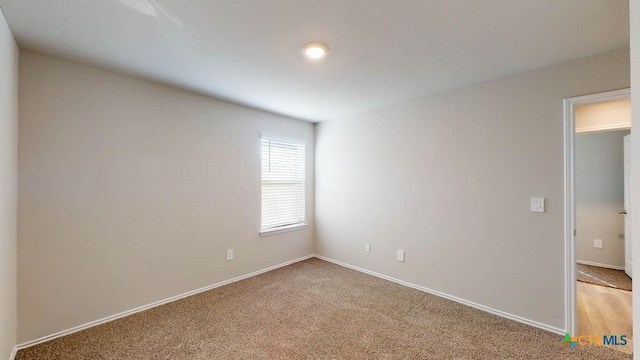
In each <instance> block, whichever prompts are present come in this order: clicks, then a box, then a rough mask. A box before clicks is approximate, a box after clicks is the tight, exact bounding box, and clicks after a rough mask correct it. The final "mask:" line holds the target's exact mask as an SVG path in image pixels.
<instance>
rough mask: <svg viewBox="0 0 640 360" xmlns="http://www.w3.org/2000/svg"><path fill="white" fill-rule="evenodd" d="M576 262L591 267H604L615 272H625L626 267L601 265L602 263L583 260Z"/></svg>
mask: <svg viewBox="0 0 640 360" xmlns="http://www.w3.org/2000/svg"><path fill="white" fill-rule="evenodd" d="M576 262H577V263H578V264H582V265H591V266H597V267H603V268H607V269H614V270H624V266H618V265H609V264H601V263H597V262H592V261H582V260H578V261H576Z"/></svg>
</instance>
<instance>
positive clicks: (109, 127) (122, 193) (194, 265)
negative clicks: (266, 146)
mask: <svg viewBox="0 0 640 360" xmlns="http://www.w3.org/2000/svg"><path fill="white" fill-rule="evenodd" d="M20 110H21V113H20V143H19V166H20V173H19V206H18V218H19V220H18V227H19V231H18V233H19V242H18V244H19V245H18V254H19V259H18V271H19V274H18V281H19V284H20V285H19V289H18V300H19V307H18V313H19V317H18V319H19V326H18V341H19V342H21V343H22V342H26V341H30V340H33V339H36V338H39V337H42V336H45V335H49V334H52V333H55V332H57V331H61V330H65V329H69V328H71V327H74V326H77V325H81V324H85V323H87V322H90V321H93V320H97V319H100V318H103V317H106V316H109V315H113V314H116V313H119V312H122V311H126V310H129V309H133V308H136V307H139V306H142V305H146V304H150V303H152V302H155V301H158V300H162V299H165V298H168V297H171V296H174V295H178V294H181V293H184V292H187V291H190V290H194V289H198V288H201V287H204V286H207V285H210V284H214V283H217V282H220V281H223V280H227V279H231V278H233V277H236V276H239V275H243V274H247V273H250V272H253V271H256V270H261V269H264V268H267V267H269V266H273V265H276V264H280V263H283V262H286V261H289V260H293V259H296V258H299V257H302V256H305V255H309V254H311V253H312V251H313V238H312V235H313V226H311V227H309V228H308V229H306V230H302V231H295V232H289V233H283V234H277V235H272V236H268V237H264V238H263V237H260V236H259V235H258V230H259V228H260V201H261V197H260V142H259V137H260V134H261V132H266V133H269V134H271V135H273V136H280V137H286V138H294V139H302V140H305V141H307V156H308V157H307V161H308V162H307V164H308V171H307V178H308V179H309V181H308V189H307V190H308V192H307V193H308V199H307V200H308V201H307V204H308V209H307V218H308V219H309V221H310V222H311V223H312V222H313V218H314V216H313V181H312V179H313V168H314V164H313V159H314V154H313V153H314V151H313V149H314V138H313V134H314V127H313V125H312V124H310V123H306V122H301V121H297V120H292V119H287V118H284V117H280V116H276V115H272V114H267V113H264V112H260V111H255V110H251V109H248V108H245V107H242V106H238V105H233V104H230V103H227V102H223V101H219V100H215V99H212V98H207V97H204V96H200V95H196V94H193V93H188V92H185V91H181V90H176V89H173V88H170V87H166V86H161V85H158V84H154V83H150V82H146V81H142V80H138V79H134V78H131V77H127V76H123V75H118V74H115V73H111V72H107V71H103V70H99V69H96V68H92V67H88V66H84V65H79V64H76V63H73V62H69V61H65V60H62V59H58V58H54V57H50V56H45V55H42V54H39V53H34V52H30V51H23V52H22V53H21V56H20ZM227 248H233V249H235V260H233V261H231V262H227V261H225V251H226V249H227Z"/></svg>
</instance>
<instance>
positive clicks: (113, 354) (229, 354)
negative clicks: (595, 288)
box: [16, 259, 631, 360]
mask: <svg viewBox="0 0 640 360" xmlns="http://www.w3.org/2000/svg"><path fill="white" fill-rule="evenodd" d="M505 291H507V290H505ZM561 358H564V359H581V358H583V359H630V358H631V356H630V355H626V354H624V353H622V352H618V351H615V350H611V349H607V348H604V347H598V346H578V347H576V348H575V349H573V350H569V349H568V348H567V346H566V345H565V344H563V342H562V336H559V335H556V334H552V333H549V332H546V331H543V330H539V329H536V328H533V327H530V326H527V325H523V324H520V323H517V322H514V321H510V320H506V319H504V318H501V317H498V316H494V315H491V314H488V313H485V312H482V311H479V310H476V309H473V308H470V307H467V306H464V305H460V304H457V303H454V302H451V301H448V300H445V299H442V298H439V297H436V296H434V295H429V294H426V293H423V292H420V291H417V290H414V289H410V288H407V287H404V286H401V285H398V284H395V283H392V282H389V281H386V280H382V279H378V278H375V277H372V276H369V275H366V274H362V273H359V272H356V271H353V270H350V269H346V268H343V267H340V266H337V265H334V264H331V263H328V262H325V261H322V260H318V259H310V260H307V261H303V262H299V263H296V264H293V265H290V266H287V267H284V268H281V269H277V270H274V271H271V272H269V273H265V274H262V275H258V276H256V277H253V278H250V279H246V280H243V281H240V282H236V283H233V284H230V285H227V286H224V287H220V288H217V289H214V290H210V291H208V292H205V293H201V294H198V295H195V296H192V297H189V298H186V299H182V300H179V301H176V302H173V303H170V304H167V305H163V306H160V307H157V308H154V309H151V310H147V311H144V312H142V313H138V314H135V315H132V316H129V317H126V318H122V319H118V320H115V321H112V322H110V323H107V324H104V325H100V326H97V327H94V328H91V329H88V330H85V331H81V332H78V333H75V334H72V335H69V336H66V337H63V338H59V339H56V340H52V341H50V342H47V343H44V344H40V345H37V346H35V347H32V348H28V349H25V350H21V351H20V352H18V355H17V357H16V359H20V360H25V359H492V360H494V359H561Z"/></svg>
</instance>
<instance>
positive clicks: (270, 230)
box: [258, 134, 309, 236]
mask: <svg viewBox="0 0 640 360" xmlns="http://www.w3.org/2000/svg"><path fill="white" fill-rule="evenodd" d="M264 140H274V141H278V142H283V143H289V144H294V145H302V146H303V148H304V157H303V161H304V169H303V176H304V178H303V192H304V194H303V197H304V200H303V201H304V207H303V218H304V220H303V221H302V222H299V223H295V224H289V225H282V226H277V227H272V228H268V229H264V228H263V223H262V222H263V211H264V208H263V206H264V199H263V193H264V174H263V172H262V170H263V168H262V161H263V159H262V146H263V141H264ZM259 154H260V230H259V231H258V233H259V234H260V236H269V235H275V234H280V233H284V232H290V231H297V230H303V229H306V228H307V227H308V226H309V224H308V222H307V181H308V180H307V142H306V141H305V140H301V139H292V138H284V137H280V136H270V135H267V134H261V136H260V141H259Z"/></svg>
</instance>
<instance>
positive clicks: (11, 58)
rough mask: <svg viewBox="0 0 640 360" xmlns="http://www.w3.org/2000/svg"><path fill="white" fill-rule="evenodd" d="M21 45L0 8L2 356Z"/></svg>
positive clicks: (9, 323) (11, 280)
mask: <svg viewBox="0 0 640 360" xmlns="http://www.w3.org/2000/svg"><path fill="white" fill-rule="evenodd" d="M17 179H18V46H16V43H15V41H14V40H13V35H12V34H11V32H10V31H9V27H8V26H7V23H6V22H5V20H4V15H3V14H2V11H1V10H0V359H7V358H8V357H9V354H10V353H11V351H12V349H13V346H14V345H15V344H16V324H17V322H16V321H17V320H16V289H17V285H16V259H17V253H16V238H17V237H16V231H17V225H16V221H17V220H16V211H17V196H18V188H17Z"/></svg>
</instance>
